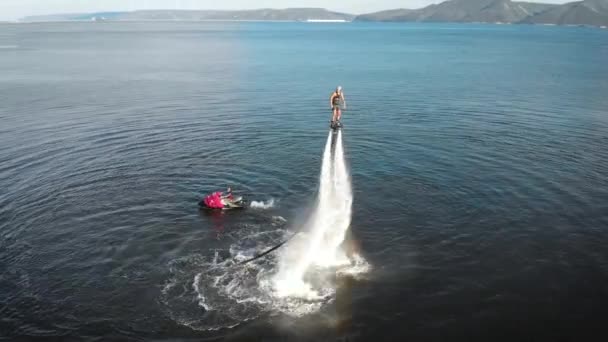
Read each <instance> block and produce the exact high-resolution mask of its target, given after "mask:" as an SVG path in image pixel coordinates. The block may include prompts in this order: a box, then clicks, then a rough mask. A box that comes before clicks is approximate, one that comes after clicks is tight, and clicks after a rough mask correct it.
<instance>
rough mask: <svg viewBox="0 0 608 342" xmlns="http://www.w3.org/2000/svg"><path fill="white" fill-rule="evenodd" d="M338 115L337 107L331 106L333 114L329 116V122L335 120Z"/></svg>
mask: <svg viewBox="0 0 608 342" xmlns="http://www.w3.org/2000/svg"><path fill="white" fill-rule="evenodd" d="M337 117H338V109H337V107H334V108H333V115H332V117H331V122H336V118H337Z"/></svg>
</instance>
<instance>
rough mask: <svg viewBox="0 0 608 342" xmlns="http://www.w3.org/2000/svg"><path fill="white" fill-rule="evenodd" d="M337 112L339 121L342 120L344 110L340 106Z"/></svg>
mask: <svg viewBox="0 0 608 342" xmlns="http://www.w3.org/2000/svg"><path fill="white" fill-rule="evenodd" d="M336 114H337V119H338V121H340V118H341V117H342V110H341V109H340V107H337V109H336Z"/></svg>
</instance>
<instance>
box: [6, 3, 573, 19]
mask: <svg viewBox="0 0 608 342" xmlns="http://www.w3.org/2000/svg"><path fill="white" fill-rule="evenodd" d="M536 1H537V2H550V3H564V2H568V0H536ZM438 2H441V0H343V1H333V2H332V1H327V0H325V1H322V0H219V1H218V0H216V1H210V0H0V20H15V19H18V18H21V17H24V16H27V15H37V14H52V13H75V12H95V11H114V10H116V11H124V10H136V9H253V8H265V7H270V8H285V7H323V8H327V9H330V10H335V11H343V12H349V13H354V14H358V13H365V12H373V11H379V10H383V9H393V8H418V7H422V6H426V5H428V4H431V3H438Z"/></svg>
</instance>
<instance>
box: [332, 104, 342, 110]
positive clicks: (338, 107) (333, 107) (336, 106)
mask: <svg viewBox="0 0 608 342" xmlns="http://www.w3.org/2000/svg"><path fill="white" fill-rule="evenodd" d="M332 109H333V110H340V109H342V108H340V105H339V104H335V105H333V106H332Z"/></svg>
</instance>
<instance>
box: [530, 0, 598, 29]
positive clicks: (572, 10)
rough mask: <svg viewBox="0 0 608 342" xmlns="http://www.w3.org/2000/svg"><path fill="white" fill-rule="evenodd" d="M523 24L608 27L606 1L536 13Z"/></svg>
mask: <svg viewBox="0 0 608 342" xmlns="http://www.w3.org/2000/svg"><path fill="white" fill-rule="evenodd" d="M522 22H524V23H533V24H556V25H594V26H608V0H584V1H578V2H571V3H567V4H564V5H561V6H557V7H554V8H551V9H550V10H548V11H544V12H541V13H537V14H536V15H533V16H530V17H527V18H525V19H524V20H522Z"/></svg>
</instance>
